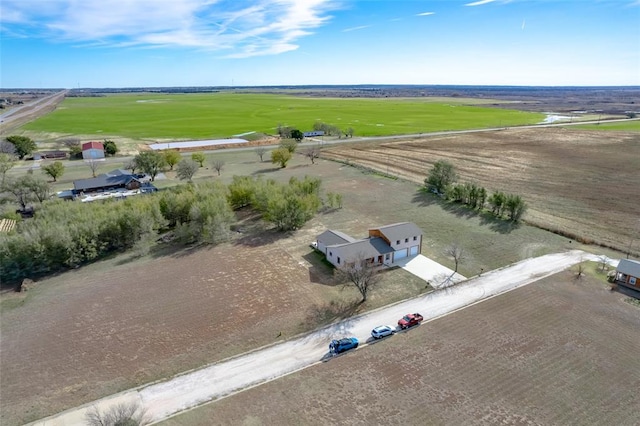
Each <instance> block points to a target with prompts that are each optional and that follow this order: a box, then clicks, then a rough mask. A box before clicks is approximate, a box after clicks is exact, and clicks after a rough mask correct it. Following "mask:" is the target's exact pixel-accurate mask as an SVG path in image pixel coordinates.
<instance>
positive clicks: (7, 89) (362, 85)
mask: <svg viewBox="0 0 640 426" xmlns="http://www.w3.org/2000/svg"><path fill="white" fill-rule="evenodd" d="M325 87H328V88H349V87H353V88H366V87H414V88H420V87H425V88H427V87H436V88H437V87H441V88H456V87H459V88H476V87H477V88H504V89H519V88H523V89H524V88H541V89H545V88H549V89H562V88H565V89H616V88H620V89H639V90H640V84H638V85H581V86H577V85H574V86H570V85H569V86H567V85H559V86H555V85H545V86H537V85H509V84H505V85H497V84H404V83H398V84H393V83H384V84H377V83H357V84H275V85H256V86H238V85H235V86H214V85H210V86H207V85H202V86H201V85H199V86H190V85H181V86H122V87H115V86H105V87H98V86H95V87H71V88H68V87H0V92H11V91H16V90H33V91H36V90H47V91H49V90H68V91H82V90H138V89H281V88H282V89H284V88H325Z"/></svg>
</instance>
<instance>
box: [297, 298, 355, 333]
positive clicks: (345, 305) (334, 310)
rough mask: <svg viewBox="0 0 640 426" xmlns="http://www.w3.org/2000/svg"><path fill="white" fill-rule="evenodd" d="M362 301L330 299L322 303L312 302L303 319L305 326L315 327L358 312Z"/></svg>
mask: <svg viewBox="0 0 640 426" xmlns="http://www.w3.org/2000/svg"><path fill="white" fill-rule="evenodd" d="M361 308H362V303H361V302H360V300H350V301H347V300H341V301H335V300H332V301H331V302H329V303H325V304H323V305H318V304H314V305H312V306H311V307H310V308H309V311H308V313H307V315H306V317H305V319H304V322H303V325H304V326H305V327H310V328H316V327H319V326H321V325H326V324H329V323H332V322H334V321H338V320H342V319H346V318H350V317H352V316H354V315H356V314H358V313H359V312H360V310H361Z"/></svg>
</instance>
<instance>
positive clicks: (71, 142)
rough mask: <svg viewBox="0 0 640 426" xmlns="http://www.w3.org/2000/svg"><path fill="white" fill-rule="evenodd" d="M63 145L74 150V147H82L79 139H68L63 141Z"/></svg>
mask: <svg viewBox="0 0 640 426" xmlns="http://www.w3.org/2000/svg"><path fill="white" fill-rule="evenodd" d="M62 144H63V145H64V146H66V147H67V148H73V147H74V146H78V145H80V139H78V138H66V139H63V140H62Z"/></svg>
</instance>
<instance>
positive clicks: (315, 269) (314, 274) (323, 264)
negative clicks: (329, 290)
mask: <svg viewBox="0 0 640 426" xmlns="http://www.w3.org/2000/svg"><path fill="white" fill-rule="evenodd" d="M302 258H303V259H304V260H306V261H307V262H309V264H310V265H311V266H310V267H309V280H310V281H311V282H312V283H316V284H323V285H328V286H336V285H339V284H340V283H338V282H337V280H336V279H335V277H334V275H333V270H334V267H333V265H331V263H329V262H328V261H327V260H326V258H325V257H324V255H323V254H322V253H320V252H319V251H317V250H313V251H311V252H309V253H307V254H305V255H304V256H302Z"/></svg>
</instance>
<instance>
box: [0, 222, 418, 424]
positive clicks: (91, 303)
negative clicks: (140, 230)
mask: <svg viewBox="0 0 640 426" xmlns="http://www.w3.org/2000/svg"><path fill="white" fill-rule="evenodd" d="M327 218H328V217H327ZM249 222H250V221H249ZM249 225H250V223H248V222H247V221H246V220H245V221H244V222H243V225H242V226H243V227H244V226H249ZM315 225H316V226H317V227H319V228H324V227H325V225H324V224H322V223H321V222H316V223H315ZM245 231H247V229H246V228H243V233H238V235H237V238H236V239H235V241H234V242H232V243H228V244H224V245H221V246H218V247H215V248H209V249H206V248H205V249H200V250H195V251H189V250H185V251H183V252H177V253H174V254H172V255H163V256H162V257H160V258H156V259H153V258H151V259H143V260H135V261H132V262H130V263H129V259H128V258H127V257H126V256H121V257H118V258H115V259H110V260H108V261H105V262H99V263H96V264H94V265H90V266H88V267H85V268H82V269H78V270H75V271H71V272H68V273H65V274H62V275H60V276H57V277H53V278H50V279H48V280H46V281H41V282H38V283H37V285H36V287H35V288H36V290H37V291H36V293H35V294H33V295H32V294H31V293H32V292H31V291H29V292H28V293H26V294H27V295H28V296H29V297H28V298H27V299H25V298H24V297H23V298H18V297H17V296H13V295H11V296H10V297H9V296H7V297H6V298H3V300H2V308H3V311H2V318H1V319H2V322H1V324H2V346H0V361H1V362H0V377H1V380H2V382H1V384H2V412H1V414H0V416H1V417H0V419H1V422H0V423H6V424H21V423H24V422H27V421H32V420H36V419H39V418H42V417H45V416H47V415H50V414H54V413H56V412H60V411H63V410H64V409H67V408H71V407H74V406H76V405H79V404H82V403H86V402H90V401H92V400H95V399H98V398H100V397H103V396H106V395H109V394H112V393H115V392H119V391H121V390H124V389H128V388H131V387H135V386H137V385H141V384H145V383H149V382H152V381H155V380H157V379H160V378H165V377H170V376H172V375H174V374H177V373H180V372H183V371H186V370H189V369H192V368H196V367H200V366H203V365H206V364H208V363H211V362H215V361H219V360H222V359H224V358H227V357H229V356H233V355H237V354H239V353H243V352H246V351H249V350H252V349H255V348H258V347H261V346H263V345H267V344H271V343H273V342H276V341H279V340H282V339H287V338H290V337H292V336H294V335H297V334H299V333H301V332H303V331H306V330H309V329H314V328H316V327H317V326H318V325H319V324H322V323H326V322H328V321H332V320H335V319H336V318H340V317H343V316H345V315H349V314H353V313H356V312H358V311H359V310H361V309H371V308H373V307H376V306H381V305H383V304H386V303H389V302H390V301H393V300H400V299H404V298H406V297H409V296H411V295H416V294H419V293H420V292H421V291H423V290H422V287H423V286H424V283H423V282H422V281H421V280H419V279H417V278H415V277H412V276H411V275H410V274H408V273H406V272H405V271H402V270H393V271H389V272H388V273H385V276H384V281H383V283H382V284H381V286H380V289H379V291H377V292H374V293H373V294H372V297H371V299H370V302H368V304H367V305H355V304H354V303H353V302H354V301H357V300H359V296H358V294H357V292H356V291H355V289H353V288H351V287H344V286H342V285H337V284H336V283H335V282H334V280H333V275H332V270H331V269H330V268H329V267H328V266H327V265H326V264H324V263H323V262H322V260H321V258H320V256H319V255H318V254H317V253H315V252H313V250H312V249H311V248H310V247H309V246H308V243H307V242H308V241H310V240H309V238H310V235H309V233H312V234H315V232H316V231H315V228H309V229H307V230H306V231H301V232H299V233H297V234H296V235H289V236H287V235H282V234H277V233H275V232H271V231H269V230H264V231H263V232H262V233H260V234H253V235H249V234H246V233H244V232H245Z"/></svg>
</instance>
